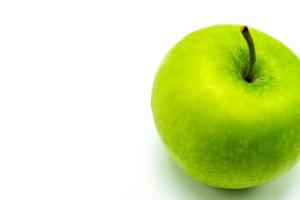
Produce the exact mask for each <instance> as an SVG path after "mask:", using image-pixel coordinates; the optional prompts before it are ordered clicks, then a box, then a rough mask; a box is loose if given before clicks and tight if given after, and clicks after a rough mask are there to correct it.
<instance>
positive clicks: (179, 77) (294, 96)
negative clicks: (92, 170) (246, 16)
mask: <svg viewBox="0 0 300 200" xmlns="http://www.w3.org/2000/svg"><path fill="white" fill-rule="evenodd" d="M240 28H241V26H239V25H215V26H211V27H208V28H205V29H201V30H198V31H195V32H193V33H191V34H189V35H187V36H186V37H184V38H183V39H182V40H181V41H179V42H178V43H177V44H176V45H175V46H174V47H173V48H172V49H171V50H170V52H169V53H168V54H167V55H166V57H165V59H164V60H163V62H162V63H161V65H160V68H159V70H158V72H157V74H156V78H155V81H154V85H153V90H152V100H151V104H152V112H153V117H154V121H155V124H156V127H157V130H158V132H159V135H160V138H161V139H162V141H163V143H164V144H165V146H166V149H167V150H168V152H169V153H170V155H171V157H172V158H173V159H174V160H175V161H176V163H177V164H178V165H179V166H180V167H181V168H182V169H183V170H184V171H185V172H186V173H187V174H189V175H191V176H192V177H194V178H195V179H197V180H199V181H201V182H203V183H205V184H207V185H211V186H214V187H220V188H227V189H241V188H248V187H253V186H257V185H260V184H263V183H266V182H269V181H271V180H273V179H275V178H277V177H279V176H280V175H282V174H284V173H285V172H287V171H288V170H289V169H291V168H292V167H293V166H294V165H295V164H296V163H297V161H298V159H299V154H300V61H299V59H298V57H297V56H296V55H295V54H294V53H293V52H292V51H291V50H289V49H288V48H287V47H286V46H285V45H283V44H282V43H281V42H279V41H277V40H276V39H274V38H272V37H271V36H268V35H267V34H265V33H263V32H261V31H258V30H256V29H253V28H249V30H250V33H251V35H252V38H253V41H254V45H255V49H256V63H255V66H254V79H255V81H254V82H253V83H249V82H247V81H245V80H244V79H243V78H242V76H241V68H242V67H243V66H244V65H246V64H247V62H248V60H249V50H248V47H247V43H246V41H245V39H244V38H243V36H242V34H241V32H240Z"/></svg>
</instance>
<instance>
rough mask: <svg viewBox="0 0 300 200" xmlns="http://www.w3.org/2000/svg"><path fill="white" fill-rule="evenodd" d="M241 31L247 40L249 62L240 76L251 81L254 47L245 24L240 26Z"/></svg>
mask: <svg viewBox="0 0 300 200" xmlns="http://www.w3.org/2000/svg"><path fill="white" fill-rule="evenodd" d="M241 33H242V34H243V36H244V38H245V40H246V42H247V45H248V49H249V55H250V56H249V57H250V59H249V63H248V65H246V66H245V68H244V69H243V71H242V76H243V78H244V79H245V80H246V81H247V82H249V83H251V82H253V81H254V80H253V68H254V64H255V60H256V55H255V47H254V43H253V40H252V37H251V35H250V32H249V29H248V27H247V26H242V27H241Z"/></svg>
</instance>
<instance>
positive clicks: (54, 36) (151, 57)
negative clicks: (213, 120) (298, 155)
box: [0, 0, 300, 200]
mask: <svg viewBox="0 0 300 200" xmlns="http://www.w3.org/2000/svg"><path fill="white" fill-rule="evenodd" d="M299 18H300V13H299V5H297V1H288V0H285V1H262V0H258V1H254V0H252V1H241V0H237V1H230V0H227V1H222V0H220V1H215V0H209V1H200V0H195V1H189V0H184V1H183V0H182V1H177V0H165V1H164V0H148V1H143V0H136V1H134V0H126V1H122V0H106V1H105V0H104V1H103V0H102V1H101V0H100V1H99V0H98V1H89V0H82V1H77V0H72V1H67V0H51V1H38V0H36V1H33V0H29V1H14V0H10V1H5V0H4V1H1V2H0V199H1V200H10V199H14V200H23V199H30V200H48V199H49V200H50V199H51V200H54V199H55V200H69V199H70V200H77V199H82V200H94V199H101V200H123V199H124V200H127V199H128V200H135V199H136V200H141V199H143V200H146V199H149V200H150V199H151V200H154V199H155V200H160V199H162V200H204V199H205V200H223V199H225V200H227V199H228V200H229V199H230V200H236V199H243V200H267V199H272V200H279V199H284V200H286V199H288V200H296V199H299V198H300V196H299V197H297V195H300V191H297V190H298V189H299V186H300V166H299V165H298V167H296V168H294V169H293V170H292V171H291V172H290V173H289V174H287V175H285V176H283V177H282V178H280V179H279V180H277V181H275V182H272V183H270V184H267V185H264V186H262V187H258V188H255V189H250V190H242V191H227V190H219V189H214V188H210V187H207V186H204V185H202V184H200V183H198V182H196V181H194V180H193V179H191V178H190V177H188V176H186V175H185V174H183V173H182V172H181V170H179V169H178V168H177V167H176V165H175V164H174V163H173V162H172V161H171V160H170V158H169V157H168V155H167V154H166V152H165V150H164V149H163V147H162V145H161V143H160V142H159V139H158V136H157V133H156V130H155V127H154V124H153V120H152V115H151V109H150V95H151V86H152V81H153V78H154V75H155V72H156V70H157V67H158V65H159V63H160V61H161V59H162V58H163V56H164V55H165V53H166V52H167V51H168V50H169V49H170V48H171V47H172V46H173V45H174V44H175V43H176V42H177V41H178V40H179V39H180V38H182V37H183V36H184V35H186V34H188V33H189V32H191V31H194V30H196V29H199V28H203V27H206V26H208V25H213V24H220V23H222V24H223V23H234V24H247V25H249V26H253V27H256V28H258V29H261V30H263V31H264V32H266V33H269V34H270V35H272V36H274V37H276V38H277V39H279V40H281V41H282V42H283V43H285V44H286V45H287V46H289V47H290V48H291V49H292V50H294V51H295V52H296V53H297V54H298V55H300V37H299V35H300V25H299Z"/></svg>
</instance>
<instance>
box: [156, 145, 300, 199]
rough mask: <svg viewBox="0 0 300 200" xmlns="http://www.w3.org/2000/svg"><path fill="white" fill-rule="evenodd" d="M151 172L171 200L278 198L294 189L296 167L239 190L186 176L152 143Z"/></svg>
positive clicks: (297, 171) (161, 147) (297, 169)
mask: <svg viewBox="0 0 300 200" xmlns="http://www.w3.org/2000/svg"><path fill="white" fill-rule="evenodd" d="M154 148H155V149H154V151H155V153H154V161H155V162H154V164H155V174H156V176H157V177H156V178H157V181H158V185H159V187H161V189H162V190H164V192H166V193H167V196H171V199H175V200H177V199H178V200H179V199H180V200H182V199H187V200H202V199H203V200H237V199H239V200H240V199H242V200H279V199H286V198H284V197H285V196H286V195H288V193H289V192H291V191H292V190H296V187H297V181H298V184H300V182H299V180H300V179H299V178H298V179H299V180H297V177H300V176H299V175H298V176H297V174H300V171H299V170H300V168H299V166H298V167H296V168H294V169H292V170H291V171H290V172H289V173H287V174H285V175H284V176H282V177H280V178H279V179H277V180H275V181H273V182H270V183H268V184H265V185H262V186H258V187H254V188H250V189H242V190H226V189H218V188H213V187H210V186H207V185H204V184H202V183H200V182H198V181H196V180H195V179H193V178H192V177H190V176H188V175H186V174H185V173H184V172H183V171H182V170H181V169H180V168H179V167H178V166H177V165H176V163H175V162H174V161H173V160H172V159H171V158H170V157H169V155H168V154H167V152H166V150H165V149H164V147H163V145H162V144H161V143H160V142H159V141H158V140H156V144H155V145H154Z"/></svg>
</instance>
